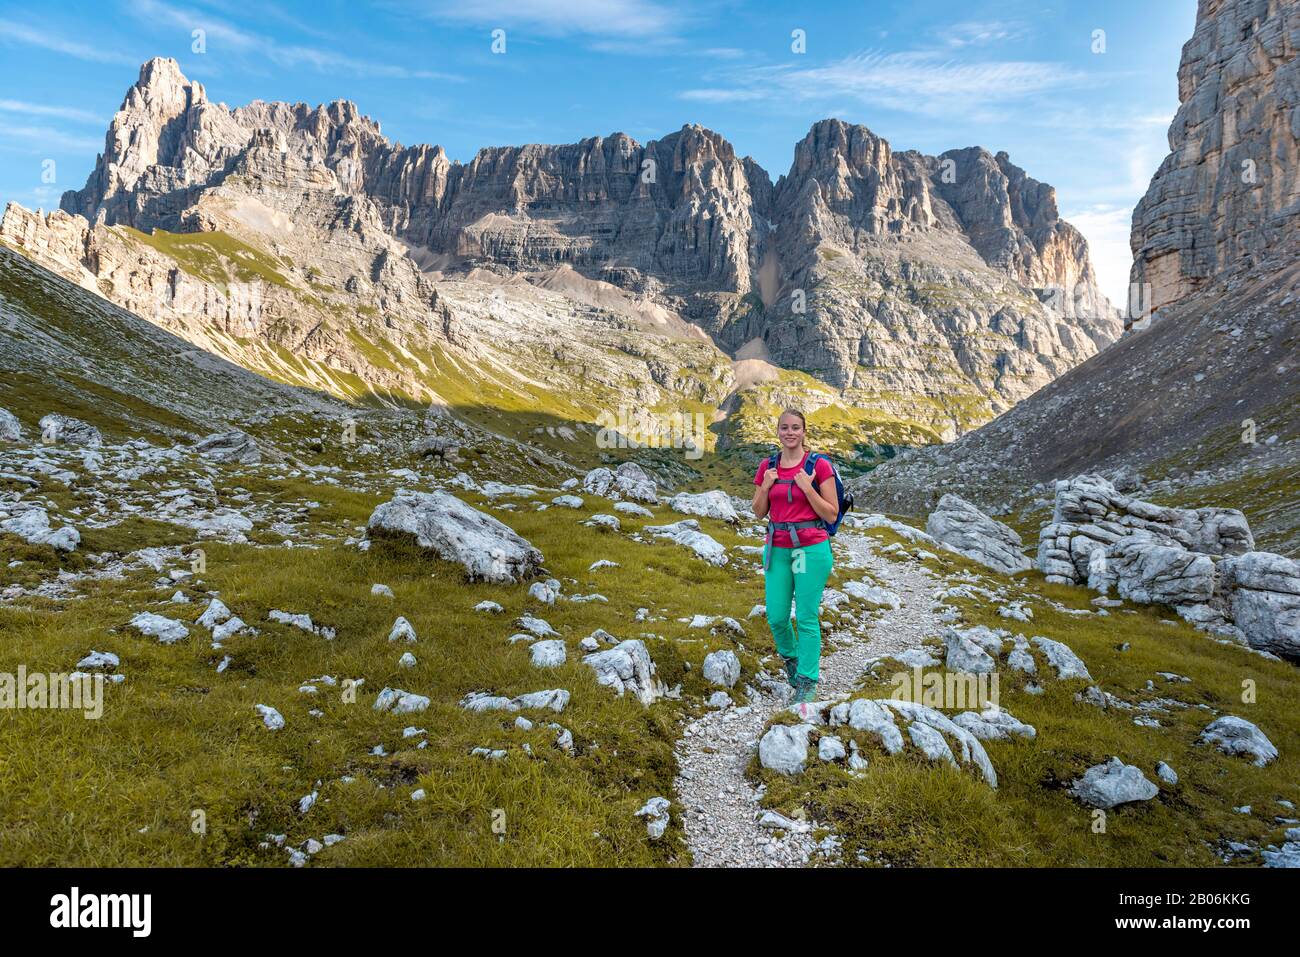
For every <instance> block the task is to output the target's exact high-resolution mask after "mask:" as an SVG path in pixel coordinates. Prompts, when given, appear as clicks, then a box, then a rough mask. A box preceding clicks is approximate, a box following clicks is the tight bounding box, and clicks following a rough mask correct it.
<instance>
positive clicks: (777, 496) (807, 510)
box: [754, 452, 835, 548]
mask: <svg viewBox="0 0 1300 957" xmlns="http://www.w3.org/2000/svg"><path fill="white" fill-rule="evenodd" d="M807 458H808V453H807V452H805V453H804V457H803V458H802V459H800V460H799V464H798V465H795V466H792V467H791V468H788V469H787V468H782V467H781V460H780V459H777V464H776V477H777V478H781V479H792V478H794V477H795V475H797V474H798V473H800V472H802V471H803V468H804V462H805V461H806V460H807ZM767 462H768V459H763V461H762V462H760V463H759V466H758V471H757V472H755V473H754V484H755V485H762V484H763V474H764V473H765V472H767ZM834 474H835V471H834V469H832V468H831V463H830V461H829V460H827V459H826V458H825V457H823V458H820V459H818V460H817V464H816V465H814V466H813V476H812V478H813V485H814V486H815V487H816V488H817V494H818V495H821V497H822V498H826V497H827V496H826V495H825V494H823V489H830V490H831V496H830V497H831V498H834V489H835V482H834V478H833V476H834ZM827 479H831V483H830V485H825V484H824V483H825V482H826V480H827ZM790 490H793V492H794V495H793V500H792V501H787V500H786V495H787V493H788V492H790ZM767 501H768V505H769V506H770V511H769V512H768V518H770V519H771V520H772V521H774V522H812V521H816V520H817V518H818V515H817V513H816V512H815V511H813V507H812V505H811V504H809V502H808V496H807V495H805V494H804V492H803V489H801V488H800V487H799V486H798V485H773V486H772V487H771V488H770V489H769V490H768V493H767ZM829 537H830V536H829V535H827V534H826V529H824V528H801V529H799V544H800V545H816V544H817V543H818V542H824V541H826V539H828V538H829ZM772 544H773V545H774V546H776V547H777V548H794V542H792V541H791V540H790V533H789V532H787V531H784V530H783V529H777V530H776V532H775V533H774V534H773V536H772Z"/></svg>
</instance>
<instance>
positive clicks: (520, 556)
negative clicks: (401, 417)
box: [367, 491, 543, 584]
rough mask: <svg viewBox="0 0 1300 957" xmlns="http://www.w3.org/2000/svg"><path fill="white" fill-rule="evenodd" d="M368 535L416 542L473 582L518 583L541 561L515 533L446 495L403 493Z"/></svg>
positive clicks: (379, 511)
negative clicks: (456, 566)
mask: <svg viewBox="0 0 1300 957" xmlns="http://www.w3.org/2000/svg"><path fill="white" fill-rule="evenodd" d="M367 529H368V532H369V535H370V536H371V538H383V537H392V538H398V539H402V538H406V539H414V541H415V543H416V544H417V545H419V546H420V547H421V548H427V549H431V550H433V551H434V552H436V553H437V554H438V555H439V556H441V557H442V558H445V559H447V560H448V561H454V562H459V563H460V564H461V565H462V566H463V567H464V568H465V571H466V572H467V574H468V577H469V579H470V580H471V581H489V582H497V583H503V584H510V583H514V582H516V581H519V580H520V579H522V578H527V577H528V576H529V575H531V574H533V573H534V572H536V571H537V570H538V568H540V567H541V564H542V561H543V558H542V553H541V552H540V551H538V550H537V549H536V548H534V547H533V546H532V544H531V543H530V542H528V541H527V540H526V539H524V538H522V537H521V536H519V535H518V534H516V533H515V531H514V530H513V529H511V528H509V527H508V526H506V525H504V524H503V523H501V522H499V521H497V520H496V519H495V518H493V517H492V516H491V515H488V514H487V513H485V512H480V511H479V510H478V509H476V508H473V507H471V506H470V505H467V504H466V503H464V502H462V501H461V500H460V499H458V498H456V497H455V496H454V495H451V494H449V493H447V492H441V491H439V492H427V493H425V492H399V493H398V495H397V496H396V497H395V498H393V499H392V500H391V501H389V502H385V503H384V504H382V505H380V506H379V507H378V508H376V509H375V511H374V512H373V513H372V514H371V516H370V521H369V523H368V525H367Z"/></svg>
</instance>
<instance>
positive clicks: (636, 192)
mask: <svg viewBox="0 0 1300 957" xmlns="http://www.w3.org/2000/svg"><path fill="white" fill-rule="evenodd" d="M62 207H63V210H64V211H65V212H66V213H69V214H73V216H72V217H70V218H69V217H65V218H59V217H58V216H51V217H47V218H45V219H44V220H42V219H40V218H39V217H33V216H31V215H30V214H27V213H26V212H25V211H23V210H16V209H15V210H11V211H10V212H9V213H8V214H7V215H6V217H5V220H4V223H3V225H0V238H5V239H6V241H9V242H11V243H12V244H16V245H18V246H21V247H22V248H23V249H24V250H25V251H28V252H29V254H31V253H32V252H33V251H36V252H35V255H36V256H37V258H38V261H43V262H44V263H45V264H46V265H52V266H54V267H55V268H59V269H60V271H62V272H63V273H64V274H65V275H71V276H74V278H77V279H78V280H79V281H81V282H82V283H83V284H84V285H87V286H89V287H91V288H98V289H99V291H100V292H101V293H102V294H104V295H107V296H109V297H110V298H113V299H114V301H117V302H120V303H121V304H123V305H126V306H127V307H128V308H135V306H138V305H142V304H141V303H140V302H139V301H138V300H133V299H132V298H131V295H130V290H131V289H132V288H133V287H140V286H141V285H143V286H148V287H151V288H152V289H154V290H155V291H153V292H150V297H154V298H152V299H150V301H154V299H156V296H157V292H156V289H157V288H158V287H173V286H175V285H176V283H177V281H180V282H182V283H185V282H189V281H190V280H192V279H197V280H198V281H199V282H201V283H205V284H206V285H207V286H208V287H209V291H207V292H204V293H202V294H201V295H200V296H199V298H200V299H205V300H206V299H212V298H214V297H215V298H217V299H219V298H221V296H222V295H224V294H225V293H226V292H227V291H228V284H223V283H221V282H217V283H216V284H215V286H214V284H213V282H212V280H213V277H212V276H204V275H201V272H202V270H197V269H193V268H191V269H188V270H186V269H182V270H180V272H184V273H188V278H185V277H181V278H180V279H179V280H178V279H177V278H176V276H177V275H178V271H177V270H176V269H175V268H174V267H173V268H169V267H168V264H167V263H166V262H164V261H163V260H165V259H166V258H167V256H168V255H171V254H172V253H174V251H175V250H174V249H173V248H171V247H173V246H175V245H176V244H177V243H179V242H182V240H178V239H177V237H175V236H171V235H169V234H171V233H183V234H196V233H198V234H210V235H212V236H218V237H223V238H222V239H221V240H220V241H221V242H223V243H224V242H225V238H224V237H232V238H233V239H234V240H236V241H238V243H240V244H242V245H243V246H244V247H246V249H245V252H244V253H241V255H243V256H244V259H243V260H239V259H238V257H236V260H237V261H229V262H227V265H228V266H229V267H230V268H229V269H227V270H226V271H227V272H228V273H231V274H233V273H238V272H240V269H241V266H240V263H241V262H243V263H245V265H246V264H247V260H248V257H249V256H252V257H256V256H257V255H258V254H259V253H265V254H266V255H267V257H268V259H267V261H266V263H264V265H266V266H267V267H268V268H271V269H272V270H273V271H274V272H275V273H276V274H277V275H279V276H280V277H281V278H283V279H286V280H287V282H286V283H285V284H281V285H280V286H278V287H277V286H276V284H275V283H274V282H272V283H271V284H270V286H271V287H275V288H265V289H261V290H259V296H260V298H261V302H262V303H263V304H266V303H268V302H270V303H272V304H274V303H276V302H277V301H278V300H283V303H282V305H283V308H277V309H272V310H271V318H269V319H268V318H267V313H266V312H265V310H264V311H263V313H262V318H261V320H260V321H254V320H253V319H252V318H251V317H246V320H245V321H242V322H241V323H236V325H238V326H239V328H238V331H236V330H235V329H234V328H229V326H230V323H231V321H232V320H231V318H230V316H229V315H228V313H229V311H230V310H229V309H225V308H224V307H222V306H221V304H220V303H215V304H210V305H205V306H203V307H202V308H201V309H199V310H198V313H197V315H196V317H195V322H194V324H193V326H194V328H192V329H191V331H190V333H187V334H195V335H199V334H201V333H202V330H201V329H199V328H198V327H199V326H201V325H202V324H203V322H204V321H205V320H211V321H212V322H213V323H215V324H216V325H218V326H220V325H222V324H225V325H226V326H227V327H228V328H226V329H225V331H226V332H227V333H228V334H231V335H236V334H237V335H241V336H262V337H264V338H265V337H269V338H270V339H271V340H272V341H273V343H274V344H275V345H277V346H280V347H284V348H287V349H288V350H290V351H291V352H294V353H298V352H300V351H301V350H303V349H304V348H305V349H307V350H308V355H309V357H310V358H313V359H317V360H320V361H327V362H342V363H343V367H344V368H346V369H348V370H349V371H353V372H357V371H359V367H361V366H363V365H365V362H364V358H365V357H364V356H361V355H359V354H358V351H357V350H356V349H350V348H349V346H348V343H347V341H346V338H347V329H346V328H344V326H343V325H341V324H340V322H339V321H338V317H339V316H340V315H342V314H343V313H345V312H349V311H350V312H352V314H353V315H359V316H360V317H361V318H359V320H358V325H359V329H358V330H357V331H359V332H360V333H361V334H362V335H363V336H365V335H371V334H372V332H371V330H370V326H371V325H372V323H370V322H369V321H368V320H367V318H365V317H367V316H370V315H375V314H377V316H376V318H377V317H382V319H383V323H384V325H385V326H386V327H387V328H389V329H392V330H395V331H394V332H393V333H392V335H393V336H394V337H396V338H398V339H403V338H404V337H407V336H408V334H409V331H410V330H411V329H413V328H414V329H424V330H427V331H428V332H429V334H430V335H431V336H432V337H433V339H434V340H437V341H438V342H439V343H440V344H444V345H447V344H449V345H451V346H455V347H457V348H463V349H465V350H467V351H468V352H469V353H470V358H471V360H473V359H474V353H475V351H476V350H477V351H478V353H479V354H480V355H479V358H481V352H482V349H483V347H484V342H483V337H482V332H481V329H480V328H475V325H476V323H475V322H474V317H473V316H472V315H470V314H464V313H458V312H457V308H456V305H455V304H456V301H457V298H458V293H459V292H466V293H468V294H469V295H470V298H471V299H474V300H479V299H482V298H484V297H485V296H487V295H489V294H490V295H491V296H492V297H494V298H497V299H499V298H500V297H501V296H503V295H504V296H505V297H507V298H513V299H515V300H519V301H520V304H521V309H524V310H525V311H527V310H528V309H532V310H538V309H545V308H549V307H548V306H547V305H546V304H545V303H543V302H541V301H539V300H537V299H536V297H534V293H535V291H536V290H537V289H538V288H544V289H549V290H554V291H555V292H557V293H558V294H560V295H562V296H563V297H565V298H566V299H569V300H577V301H579V302H580V303H582V304H584V305H587V306H593V307H595V308H596V309H598V310H600V311H602V312H604V313H606V314H610V321H613V322H615V323H616V324H620V323H621V324H624V325H627V326H629V327H631V328H639V329H642V330H648V331H650V332H655V333H659V334H661V335H667V336H668V337H669V338H676V339H684V340H689V341H691V342H694V343H696V345H695V346H692V348H697V347H698V346H699V345H700V344H702V343H704V342H707V341H708V340H709V339H711V340H712V344H713V346H714V349H715V352H716V356H715V358H716V359H717V360H719V361H721V362H722V363H724V364H725V363H726V362H727V361H728V359H729V358H730V359H737V360H757V361H758V362H759V364H760V365H762V366H763V367H764V368H767V369H771V368H772V367H777V368H782V367H783V368H785V369H789V370H798V372H800V373H806V374H807V375H810V376H812V377H814V378H815V379H818V380H821V383H822V384H823V385H824V386H825V387H826V390H827V391H828V394H829V396H830V398H831V399H832V400H834V401H835V402H837V403H838V404H840V405H841V406H842V407H843V408H844V409H845V410H846V411H847V413H848V414H849V415H850V417H857V418H862V417H864V416H865V417H867V418H870V419H871V420H872V421H873V422H875V423H876V424H877V425H879V426H880V427H881V429H880V430H877V432H876V433H875V435H874V437H875V438H876V439H877V440H878V441H899V440H900V437H902V438H906V439H908V440H919V441H925V440H937V439H947V438H952V437H954V436H956V435H958V434H961V433H962V432H964V431H967V430H969V429H970V428H972V427H974V426H976V425H978V424H980V423H981V422H984V421H986V420H987V419H989V418H990V417H992V416H993V415H995V414H997V413H998V412H1001V411H1003V410H1004V409H1006V408H1009V407H1010V406H1011V405H1012V404H1014V403H1015V402H1017V401H1019V400H1020V399H1022V398H1024V397H1025V396H1027V395H1029V394H1031V393H1032V392H1034V391H1035V390H1037V389H1038V388H1040V387H1041V386H1043V385H1045V384H1046V383H1047V382H1049V381H1051V380H1052V379H1053V378H1055V377H1056V376H1059V375H1060V374H1061V373H1063V372H1065V371H1066V370H1068V369H1070V368H1072V367H1073V366H1075V365H1077V364H1078V363H1079V362H1081V361H1082V360H1083V359H1085V358H1087V357H1088V356H1090V355H1092V354H1094V353H1095V352H1096V351H1097V350H1098V349H1101V348H1104V347H1105V346H1106V345H1108V344H1109V343H1110V342H1112V341H1113V340H1114V339H1115V338H1117V336H1118V335H1119V332H1120V321H1119V318H1118V313H1117V312H1116V311H1115V310H1114V309H1112V308H1111V307H1110V304H1109V303H1108V302H1106V300H1105V298H1104V297H1103V296H1101V294H1100V293H1099V292H1098V290H1097V286H1096V279H1095V276H1094V274H1093V271H1092V266H1091V264H1090V263H1089V261H1088V253H1087V244H1086V242H1085V241H1084V240H1083V237H1082V236H1081V235H1080V234H1079V233H1078V231H1077V230H1075V229H1074V228H1073V227H1071V226H1070V225H1069V224H1068V223H1065V222H1063V221H1062V220H1061V219H1060V217H1059V214H1058V211H1057V208H1056V201H1055V193H1054V191H1053V190H1052V188H1051V187H1050V186H1047V185H1045V184H1043V183H1039V182H1037V181H1035V180H1033V179H1031V178H1030V177H1029V176H1027V175H1026V174H1025V172H1024V171H1023V170H1021V169H1019V168H1018V167H1016V166H1015V165H1013V164H1012V163H1011V161H1010V159H1009V158H1008V157H1007V156H1006V154H1004V153H1002V154H998V155H996V156H994V155H992V154H990V153H988V152H987V151H985V150H983V149H980V148H977V147H972V148H969V149H963V150H956V151H952V152H950V153H945V154H943V155H942V156H938V157H930V156H923V155H921V154H920V153H916V152H910V151H909V152H903V153H898V152H895V151H894V150H893V149H892V148H891V147H890V145H889V144H888V143H887V142H885V141H884V140H883V139H881V138H880V137H878V136H876V135H874V134H873V133H872V132H871V131H870V130H868V129H866V128H865V127H862V126H854V125H851V124H846V123H843V122H841V121H838V120H825V121H822V122H819V123H817V124H815V125H814V126H813V128H812V129H811V130H810V131H809V133H808V135H807V136H806V137H805V138H804V140H803V141H802V142H800V143H799V144H798V146H797V148H796V151H795V159H794V163H793V165H792V166H791V169H790V171H789V173H787V174H786V175H785V176H782V177H781V178H780V180H779V181H778V182H776V183H775V184H773V182H772V180H771V178H770V177H769V176H768V174H767V173H766V172H764V171H763V170H762V169H761V168H760V167H759V166H758V165H757V164H756V163H754V162H753V161H752V160H750V159H748V158H742V157H738V156H737V155H736V152H735V150H734V149H733V148H732V146H731V144H730V143H728V142H727V141H726V140H725V139H724V138H723V137H721V136H720V135H718V134H717V133H714V132H712V131H710V130H706V129H703V128H701V127H699V126H685V127H683V128H682V129H681V130H679V131H678V132H676V133H673V134H670V135H668V136H665V137H663V138H662V139H660V140H654V141H651V142H649V143H646V144H644V145H642V144H639V143H637V142H636V141H634V140H633V139H631V138H630V137H628V136H626V135H624V134H621V133H616V134H613V135H611V136H609V137H605V138H602V137H593V138H591V139H587V140H583V141H582V142H580V143H574V144H569V145H563V146H541V145H528V146H518V147H498V148H491V149H484V150H481V151H480V152H479V153H478V154H477V155H476V156H475V157H474V158H473V160H471V161H470V162H469V163H464V164H462V163H458V162H452V161H450V160H449V159H448V157H447V155H446V153H445V152H444V151H443V150H442V149H441V148H439V147H430V146H413V147H404V146H401V145H400V144H393V143H390V142H389V141H388V140H387V139H386V138H385V137H384V136H383V135H382V133H381V132H380V128H379V125H378V123H376V122H375V121H373V120H371V119H370V118H368V117H366V116H363V115H362V114H361V113H360V111H359V110H358V109H357V107H356V106H355V105H354V104H352V103H349V102H346V101H337V102H334V103H331V104H328V105H324V106H318V107H309V106H307V105H305V104H287V103H265V102H261V101H257V102H254V103H251V104H249V105H247V106H244V107H239V108H237V109H230V108H228V107H226V106H225V105H224V104H214V103H212V102H211V101H209V99H208V97H207V93H206V91H205V90H204V88H203V86H202V85H201V84H199V83H195V82H192V81H190V80H188V79H186V78H185V77H184V76H183V75H182V74H181V72H180V69H179V67H178V66H177V64H176V63H175V61H173V60H166V59H155V60H151V61H149V62H148V63H146V64H145V65H144V66H143V67H142V68H141V71H140V78H139V81H138V82H137V83H136V85H135V86H133V87H132V88H131V90H130V91H129V92H128V94H127V96H126V99H125V100H124V102H123V104H122V109H121V110H120V111H119V112H118V113H117V114H116V115H115V116H114V118H113V121H112V124H111V126H110V128H109V131H108V134H107V137H106V142H105V150H104V153H103V154H102V155H101V156H100V157H99V160H98V162H97V164H96V167H95V170H94V172H93V173H92V174H91V175H90V177H89V178H88V180H87V183H86V186H85V187H84V188H83V189H81V190H79V191H75V192H69V193H66V194H65V195H64V197H63V201H62ZM76 217H84V219H85V220H86V221H87V225H86V226H85V227H84V234H83V233H82V232H79V229H78V227H77V225H76V224H77V223H78V222H79V221H80V220H78V219H77V218H76ZM163 231H166V232H163ZM159 237H162V238H161V239H160V238H159ZM124 242H125V243H126V245H125V246H123V243H124ZM141 246H143V247H145V248H143V249H141V250H138V252H139V255H133V253H132V247H141ZM42 256H44V257H46V258H45V259H43V260H42V259H41V257H42ZM142 267H145V268H143V273H144V275H143V276H142V275H141V274H140V273H141V271H142ZM254 271H256V270H254ZM262 278H263V279H265V278H266V277H265V275H264V274H263V275H262ZM484 286H490V287H492V289H491V290H490V292H485V291H484V289H483V288H482V287H484ZM507 288H508V290H509V291H503V290H504V289H507ZM312 289H317V290H318V291H319V290H320V289H325V290H328V291H327V292H324V293H321V294H319V295H315V298H316V299H317V300H319V301H318V302H316V303H314V304H313V303H311V302H309V303H307V306H308V308H307V309H306V310H305V311H304V310H303V309H302V308H301V300H302V299H303V298H304V295H306V293H307V292H308V291H309V290H312ZM286 297H288V298H286ZM530 297H534V298H533V300H532V301H531V302H528V303H527V304H525V303H524V301H525V300H529V298H530ZM294 298H296V299H297V300H298V301H299V304H298V306H297V312H295V311H294V308H291V306H292V303H291V302H290V301H289V300H290V299H294ZM133 303H134V305H133ZM235 311H236V312H239V310H238V308H237V309H236V310H235ZM162 313H163V317H164V318H166V316H167V315H168V313H167V310H166V309H164V310H162ZM321 313H326V314H333V316H334V321H333V322H330V321H325V320H327V319H329V316H328V315H324V316H322V315H321ZM146 314H153V313H146ZM317 320H321V321H320V322H318V321H317ZM320 340H326V341H327V342H328V345H326V344H325V343H324V342H322V341H320ZM204 344H205V345H208V346H211V345H212V343H211V342H205V343H204ZM675 364H677V365H681V363H680V362H676V363H675ZM688 364H689V363H688ZM713 364H714V359H713V358H710V359H708V361H707V362H706V363H705V365H707V366H712V365H713ZM669 365H671V363H665V365H664V366H660V367H658V368H659V370H660V374H659V379H660V380H662V379H663V378H664V377H665V376H666V375H668V373H667V371H666V369H667V368H668V366H669ZM764 375H766V376H767V378H770V377H771V376H770V374H767V373H765V374H764ZM607 377H609V376H608V375H607ZM613 378H622V373H621V372H619V373H617V374H614V375H613ZM380 380H381V381H382V382H383V383H384V384H385V386H391V385H392V384H393V382H394V381H395V379H394V376H393V375H388V374H384V375H381V376H380ZM732 380H733V376H732V375H731V374H730V373H725V374H720V375H717V376H715V377H713V381H712V382H711V383H704V382H703V381H702V380H701V381H698V384H697V385H695V386H691V385H689V384H688V385H687V391H688V392H694V393H696V394H697V397H703V396H705V395H708V394H711V393H713V392H716V391H718V390H721V394H720V395H719V396H718V398H716V399H712V400H708V401H717V402H719V403H721V399H722V398H723V397H725V396H726V391H727V389H728V388H730V386H731V384H732ZM659 385H661V386H662V385H664V383H663V382H662V381H661V382H659ZM787 386H788V383H787ZM659 398H662V396H659ZM724 411H725V410H724Z"/></svg>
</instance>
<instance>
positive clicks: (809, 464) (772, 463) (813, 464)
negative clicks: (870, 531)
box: [767, 452, 853, 535]
mask: <svg viewBox="0 0 1300 957" xmlns="http://www.w3.org/2000/svg"><path fill="white" fill-rule="evenodd" d="M818 459H826V461H827V462H829V463H830V466H831V475H832V477H833V478H834V479H835V501H836V503H837V504H838V505H839V509H840V512H839V514H838V515H836V516H835V521H834V522H831V523H830V524H827V523H826V522H825V521H824V520H822V519H818V520H817V521H819V522H821V525H822V527H823V528H825V529H826V534H827V535H834V534H835V533H836V532H838V531H839V530H840V522H842V521H844V516H845V515H846V514H848V512H850V511H851V510H852V509H853V493H852V492H849V491H846V490H845V488H844V482H843V480H842V479H841V478H840V470H839V469H837V468H836V467H835V463H834V462H832V461H831V460H830V458H828V457H827V456H825V455H822V454H821V453H820V452H811V453H809V455H808V458H806V459H805V460H804V463H803V470H804V471H805V472H807V473H808V474H809V475H815V474H816V472H817V460H818ZM780 460H781V453H780V452H777V453H776V454H775V455H772V456H771V457H769V458H768V460H767V467H768V468H770V469H774V468H776V467H777V463H778V462H779V461H780ZM776 484H777V485H789V486H791V488H790V489H789V490H788V491H787V494H789V495H793V494H794V479H777V480H776ZM818 491H820V489H818Z"/></svg>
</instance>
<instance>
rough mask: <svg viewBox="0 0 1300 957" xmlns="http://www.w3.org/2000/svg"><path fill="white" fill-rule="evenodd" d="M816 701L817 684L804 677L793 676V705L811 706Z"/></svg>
mask: <svg viewBox="0 0 1300 957" xmlns="http://www.w3.org/2000/svg"><path fill="white" fill-rule="evenodd" d="M816 700H817V682H815V681H813V679H811V678H809V677H807V676H806V675H795V676H794V699H793V703H794V704H812V702H814V701H816Z"/></svg>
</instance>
